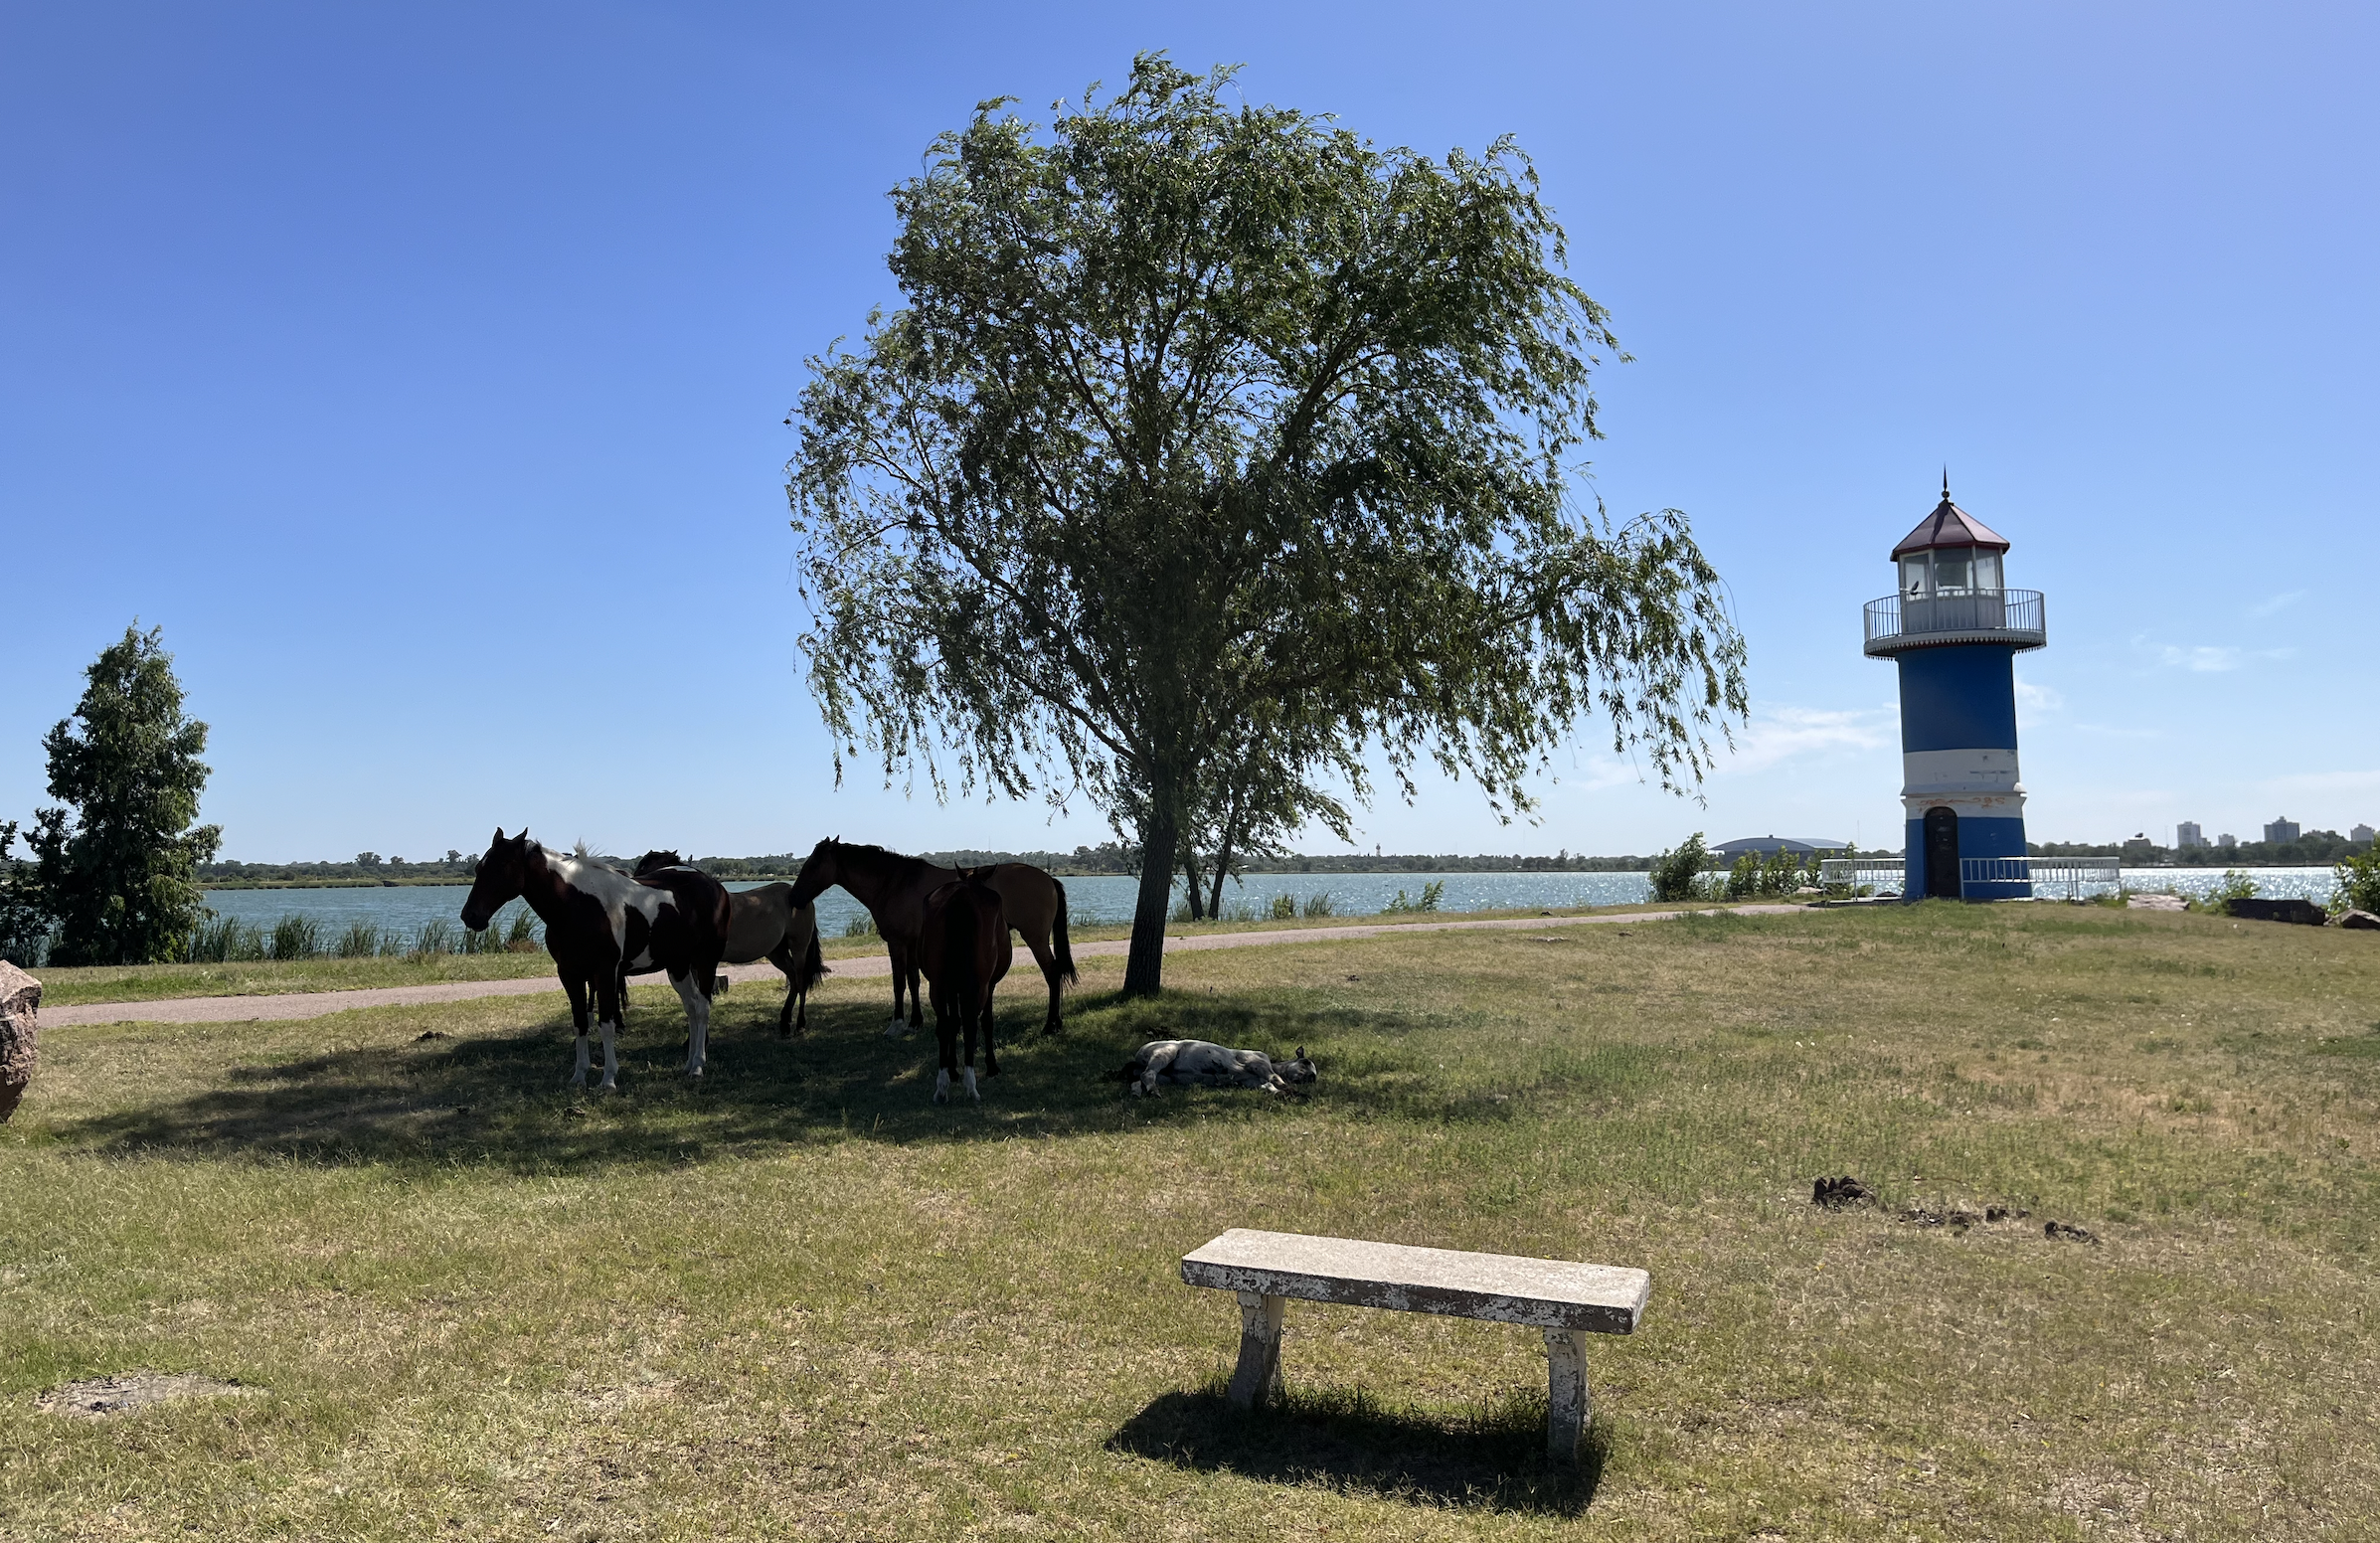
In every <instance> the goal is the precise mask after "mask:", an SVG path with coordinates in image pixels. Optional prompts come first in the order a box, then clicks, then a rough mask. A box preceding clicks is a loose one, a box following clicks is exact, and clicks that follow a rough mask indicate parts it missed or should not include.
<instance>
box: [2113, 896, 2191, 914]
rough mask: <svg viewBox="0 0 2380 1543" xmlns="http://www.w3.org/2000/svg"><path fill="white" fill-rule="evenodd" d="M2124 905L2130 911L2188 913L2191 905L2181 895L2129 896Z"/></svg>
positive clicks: (2126, 897)
mask: <svg viewBox="0 0 2380 1543" xmlns="http://www.w3.org/2000/svg"><path fill="white" fill-rule="evenodd" d="M2124 904H2125V909H2126V910H2130V911H2187V910H2189V909H2190V903H2189V902H2188V901H2186V900H2184V899H2182V898H2181V897H2180V896H2179V895H2127V896H2125V900H2124Z"/></svg>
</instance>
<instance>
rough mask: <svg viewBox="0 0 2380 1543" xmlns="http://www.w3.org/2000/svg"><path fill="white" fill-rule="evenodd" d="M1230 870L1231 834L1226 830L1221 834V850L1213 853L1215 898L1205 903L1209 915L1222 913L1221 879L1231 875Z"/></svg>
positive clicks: (1217, 915)
mask: <svg viewBox="0 0 2380 1543" xmlns="http://www.w3.org/2000/svg"><path fill="white" fill-rule="evenodd" d="M1231 872H1232V836H1231V832H1229V831H1228V830H1227V831H1225V832H1224V836H1223V850H1222V851H1220V852H1217V853H1216V854H1215V898H1214V899H1213V900H1212V901H1210V902H1209V903H1208V905H1207V915H1209V916H1211V917H1220V916H1222V915H1223V881H1224V880H1225V879H1228V878H1230V877H1231Z"/></svg>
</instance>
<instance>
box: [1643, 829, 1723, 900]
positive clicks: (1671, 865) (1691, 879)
mask: <svg viewBox="0 0 2380 1543" xmlns="http://www.w3.org/2000/svg"><path fill="white" fill-rule="evenodd" d="M1710 855H1711V854H1710V850H1709V849H1708V848H1707V847H1705V846H1704V845H1703V844H1702V832H1701V831H1699V830H1698V831H1696V832H1694V834H1692V835H1690V836H1688V837H1687V838H1686V839H1685V840H1683V841H1681V842H1679V843H1678V844H1677V847H1676V848H1675V850H1673V851H1668V852H1663V853H1662V854H1661V855H1660V856H1658V857H1656V858H1654V859H1653V862H1652V875H1651V877H1652V898H1653V899H1655V900H1693V899H1696V898H1697V895H1698V881H1699V880H1700V879H1701V876H1702V870H1703V868H1704V866H1705V865H1706V864H1707V863H1708V862H1709V861H1710Z"/></svg>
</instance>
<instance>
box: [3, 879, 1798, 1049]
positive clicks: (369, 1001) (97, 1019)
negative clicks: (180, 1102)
mask: <svg viewBox="0 0 2380 1543" xmlns="http://www.w3.org/2000/svg"><path fill="white" fill-rule="evenodd" d="M1805 909H1806V908H1805V907H1802V906H1737V907H1735V908H1734V912H1735V914H1737V915H1739V916H1785V915H1789V914H1791V913H1793V912H1796V911H1801V910H1805ZM1718 914H1719V913H1717V912H1712V911H1704V912H1688V911H1637V912H1631V913H1628V914H1626V915H1622V916H1568V917H1522V918H1513V919H1508V920H1498V921H1492V922H1392V923H1387V924H1384V925H1380V926H1365V927H1292V928H1284V929H1282V930H1280V931H1278V932H1264V933H1210V934H1207V935H1205V936H1202V937H1197V938H1168V939H1166V940H1165V951H1166V952H1167V953H1195V952H1197V951H1198V950H1200V949H1202V948H1262V947H1268V946H1271V945H1273V944H1275V943H1340V942H1343V941H1345V940H1348V939H1353V938H1384V937H1389V936H1392V935H1395V934H1400V933H1470V932H1539V933H1542V932H1544V931H1545V930H1546V929H1547V928H1550V927H1593V926H1596V925H1599V924H1610V923H1627V922H1672V921H1675V920H1676V919H1678V918H1679V917H1682V916H1695V915H1699V916H1716V915H1718ZM1130 947H1131V944H1130V943H1127V942H1125V941H1124V940H1122V939H1117V940H1115V941H1114V942H1112V943H1084V944H1082V945H1080V946H1079V947H1077V948H1076V949H1075V956H1076V957H1077V958H1105V957H1112V956H1114V955H1116V954H1120V953H1124V952H1126V951H1128V950H1129V949H1130ZM1029 962H1030V961H1028V963H1029ZM832 967H833V971H834V973H835V974H837V975H840V976H842V977H844V978H845V979H860V980H864V979H867V978H869V977H870V976H875V975H889V974H891V973H892V962H891V960H889V959H887V958H886V957H885V956H884V955H883V954H881V953H879V954H875V955H872V956H869V957H866V958H856V959H835V960H833V961H832ZM720 973H722V974H724V975H726V976H727V977H728V979H729V980H731V981H734V982H735V983H737V984H739V985H741V984H743V983H745V982H747V981H754V980H763V981H781V980H783V979H784V976H782V975H781V974H779V973H777V969H776V966H775V965H773V964H769V963H765V962H763V963H756V964H729V965H726V966H724V967H723V968H722V969H721V971H720ZM652 978H654V979H656V980H657V979H658V978H659V977H657V976H656V977H652ZM561 990H562V987H561V986H560V985H559V984H558V983H556V981H555V980H554V979H553V977H552V976H539V977H535V978H531V979H523V980H454V981H446V982H443V983H441V984H438V985H430V986H383V987H379V988H377V989H373V990H365V991H303V992H293V993H291V994H289V995H285V996H175V997H167V998H165V999H164V1000H162V1001H155V1002H84V1003H80V1004H78V1005H76V1006H73V1007H45V1008H43V1009H42V1027H43V1028H52V1027H58V1028H65V1027H67V1026H69V1025H72V1024H81V1023H253V1022H257V1021H259V1020H265V1019H269V1020H271V1021H273V1022H276V1023H278V1022H283V1021H286V1020H288V1019H292V1018H320V1017H323V1016H326V1015H327V1014H330V1013H336V1012H347V1011H349V1010H350V1009H352V1008H357V1007H398V1006H405V1005H410V1004H414V1003H427V1002H460V1001H467V1000H469V999H470V998H472V997H479V996H535V995H537V994H538V993H539V992H541V991H552V992H555V993H557V994H559V993H560V992H561Z"/></svg>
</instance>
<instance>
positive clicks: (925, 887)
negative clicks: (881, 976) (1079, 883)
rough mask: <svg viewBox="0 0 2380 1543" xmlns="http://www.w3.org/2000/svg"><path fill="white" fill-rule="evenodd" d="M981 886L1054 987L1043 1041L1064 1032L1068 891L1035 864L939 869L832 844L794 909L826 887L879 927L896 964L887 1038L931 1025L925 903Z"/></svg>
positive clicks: (825, 846)
mask: <svg viewBox="0 0 2380 1543" xmlns="http://www.w3.org/2000/svg"><path fill="white" fill-rule="evenodd" d="M962 877H966V878H973V879H977V880H979V881H981V882H982V884H983V885H984V886H985V887H986V888H988V889H989V890H990V891H991V892H992V893H993V894H995V895H997V896H998V897H999V898H1000V909H1001V912H1002V914H1003V915H1004V916H1005V917H1006V919H1007V924H1008V926H1009V927H1011V928H1014V929H1015V930H1016V931H1017V932H1018V933H1020V934H1021V935H1023V937H1024V940H1025V946H1026V947H1028V948H1030V949H1032V950H1033V961H1034V962H1035V963H1036V964H1039V965H1040V966H1041V974H1042V978H1043V979H1044V980H1047V981H1048V982H1049V983H1050V1013H1049V1016H1048V1017H1047V1018H1046V1019H1044V1020H1043V1021H1042V1026H1041V1031H1042V1032H1043V1033H1044V1034H1055V1033H1057V1032H1058V1028H1059V1017H1058V1005H1059V1001H1060V996H1061V991H1060V985H1059V982H1061V981H1062V980H1075V979H1078V978H1080V977H1079V976H1077V975H1076V973H1075V953H1074V948H1073V947H1072V946H1071V945H1070V944H1069V943H1067V941H1066V886H1065V885H1063V884H1061V883H1059V882H1058V881H1057V880H1056V879H1053V878H1051V877H1050V876H1049V875H1048V874H1047V873H1044V872H1043V871H1042V870H1041V869H1039V868H1036V867H1034V866H1033V865H1032V864H1031V863H994V864H992V865H991V866H989V867H986V868H970V869H967V870H966V871H965V873H964V874H963V875H962V874H961V873H960V871H959V870H957V869H955V868H939V867H936V866H935V865H934V864H933V863H930V862H928V861H926V860H925V859H924V858H922V857H904V856H902V855H901V854H900V853H898V852H888V851H886V850H885V849H884V848H883V847H880V846H866V845H863V844H861V843H859V842H856V841H842V840H838V839H836V838H835V837H832V836H829V837H828V838H827V839H825V840H824V841H821V842H819V843H818V844H817V846H816V847H814V848H812V849H811V851H810V855H809V858H808V860H807V861H805V862H804V863H803V864H802V865H801V876H800V877H799V878H797V879H796V880H794V883H793V903H794V904H795V905H797V906H806V905H808V904H809V903H810V902H812V901H814V900H816V899H817V898H818V897H819V895H820V894H822V893H823V892H824V891H825V890H826V889H827V888H828V887H829V886H831V885H836V884H840V885H841V886H843V888H844V889H846V890H848V891H850V892H851V895H852V898H854V899H855V900H857V901H858V902H859V903H860V904H861V905H863V906H866V907H867V908H868V914H869V915H870V916H871V917H874V918H875V919H876V931H877V933H878V934H879V935H880V936H881V937H882V938H883V939H884V946H885V951H886V952H887V953H889V954H891V955H892V956H893V1017H892V1021H891V1022H889V1023H887V1024H886V1025H885V1033H886V1034H888V1035H892V1034H906V1033H908V1032H909V1031H910V1030H911V1029H913V1028H918V1027H921V1026H923V1025H924V1024H925V1022H926V1011H925V1004H924V1003H923V1002H922V1001H921V1000H920V999H919V996H918V972H919V959H918V944H919V939H920V938H921V937H922V936H923V935H924V931H925V926H926V897H928V896H929V895H932V894H933V893H934V892H935V891H936V890H938V889H940V888H941V887H942V886H943V885H945V884H954V883H956V882H957V881H958V880H959V879H960V878H962ZM904 984H906V985H907V986H908V988H909V1017H908V1018H907V1020H904V1019H903V1018H902V1016H901V991H902V987H903V985H904Z"/></svg>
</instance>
